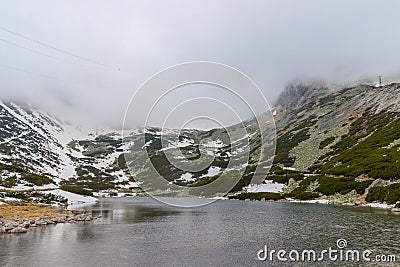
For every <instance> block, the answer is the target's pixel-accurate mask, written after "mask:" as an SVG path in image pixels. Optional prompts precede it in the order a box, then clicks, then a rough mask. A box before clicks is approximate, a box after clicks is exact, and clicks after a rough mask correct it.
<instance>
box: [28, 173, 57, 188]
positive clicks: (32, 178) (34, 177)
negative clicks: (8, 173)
mask: <svg viewBox="0 0 400 267" xmlns="http://www.w3.org/2000/svg"><path fill="white" fill-rule="evenodd" d="M21 179H23V180H25V181H27V182H29V183H31V184H34V185H37V186H42V185H46V184H51V183H54V181H53V180H52V179H50V178H49V177H47V176H43V175H38V174H32V173H28V174H25V175H23V176H22V178H21Z"/></svg>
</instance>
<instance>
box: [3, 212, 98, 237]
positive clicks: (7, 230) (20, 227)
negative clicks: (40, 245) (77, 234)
mask: <svg viewBox="0 0 400 267" xmlns="http://www.w3.org/2000/svg"><path fill="white" fill-rule="evenodd" d="M97 218H99V217H95V216H92V215H90V214H86V213H84V212H80V211H74V212H72V211H68V212H67V213H66V214H58V215H56V216H55V217H50V216H48V215H44V216H42V217H39V218H36V219H25V218H21V219H20V218H19V217H18V216H16V217H15V218H11V219H8V220H0V234H17V233H26V232H28V230H29V229H31V228H36V227H38V226H46V225H51V224H58V223H77V222H87V221H93V220H95V219H97Z"/></svg>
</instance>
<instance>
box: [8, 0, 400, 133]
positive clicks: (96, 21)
mask: <svg viewBox="0 0 400 267" xmlns="http://www.w3.org/2000/svg"><path fill="white" fill-rule="evenodd" d="M399 10H400V1H398V0H385V1H379V0H374V1H373V0H334V1H331V0H329V1H328V0H325V1H324V0H292V1H285V0H276V1H269V0H263V1H244V0H243V1H235V0H233V1H232V0H224V1H218V0H209V1H204V0H202V1H184V0H182V1H173V0H159V1H152V0H144V1H138V0H129V1H128V0H127V1H118V0H116V1H99V0H93V1H81V0H79V1H78V0H76V1H72V0H65V1H53V0H49V1H41V0H35V1H30V0H26V1H16V0H9V1H7V0H2V1H1V2H0V27H3V28H5V29H8V30H11V31H13V32H15V33H19V34H22V35H24V36H27V37H30V38H32V39H34V40H37V41H40V42H42V43H45V44H47V45H50V46H53V47H56V48H58V49H61V50H65V51H68V52H70V53H71V54H73V55H76V56H80V57H82V58H84V59H82V58H81V59H79V58H77V57H74V56H72V55H67V54H65V53H61V52H60V51H56V50H54V49H50V48H49V47H46V46H43V45H40V44H38V43H35V42H32V41H29V40H27V39H24V38H21V37H19V36H16V35H14V34H11V33H9V32H6V31H4V30H0V99H3V100H8V99H17V100H20V101H25V102H30V103H32V104H33V105H36V106H39V107H41V108H42V109H44V110H46V111H49V112H50V113H53V114H55V115H56V116H57V117H59V118H61V119H64V120H67V121H70V122H72V123H77V124H78V123H89V124H90V125H92V126H93V127H101V126H102V125H104V124H108V125H112V126H114V127H117V126H119V125H120V124H121V122H122V119H123V114H124V111H125V108H126V105H127V104H128V102H129V99H130V97H131V96H132V94H133V93H134V92H135V90H136V89H137V88H138V87H139V86H140V85H141V84H142V83H143V82H144V81H145V80H146V79H147V78H149V77H150V76H151V75H153V74H154V73H156V72H158V71H160V70H162V69H164V68H166V67H169V66H171V65H174V64H178V63H182V62H187V61H196V60H202V61H216V62H220V63H224V64H227V65H230V66H232V67H234V68H237V69H238V70H240V71H242V72H244V73H245V74H247V75H248V76H249V77H250V78H251V79H253V80H254V81H255V82H256V83H257V84H258V85H259V87H260V88H261V90H262V91H263V92H264V94H265V96H266V98H267V99H268V101H270V103H271V104H273V103H274V101H275V100H276V99H277V97H278V95H279V93H280V92H281V91H282V90H283V88H284V86H285V85H286V84H287V83H289V82H290V81H291V80H293V79H296V78H300V79H324V80H327V81H328V82H330V83H339V84H346V83H353V82H355V81H358V80H360V79H366V78H369V79H372V80H375V79H376V76H377V75H379V74H382V75H384V76H385V77H386V80H390V81H398V79H397V78H399V77H400V52H399V47H400V16H399V14H398V12H399ZM27 49H30V50H27ZM32 50H33V51H32ZM85 59H90V60H92V61H95V62H98V63H100V64H97V63H93V62H89V61H88V60H85ZM118 69H120V70H118ZM211 91H212V90H211ZM205 92H208V93H209V92H210V89H209V88H208V89H206V90H205ZM216 92H217V91H216ZM208 93H207V94H208ZM218 95H219V93H214V94H213V93H211V94H210V96H211V97H214V96H218ZM222 98H224V97H222Z"/></svg>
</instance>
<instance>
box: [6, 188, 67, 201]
mask: <svg viewBox="0 0 400 267" xmlns="http://www.w3.org/2000/svg"><path fill="white" fill-rule="evenodd" d="M5 196H6V197H12V198H18V199H21V200H23V201H26V202H39V203H43V204H51V202H61V203H64V204H66V203H67V202H68V199H66V198H64V197H61V196H57V195H54V194H48V193H44V192H35V191H32V192H8V193H6V194H5Z"/></svg>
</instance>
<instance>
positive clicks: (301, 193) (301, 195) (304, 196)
mask: <svg viewBox="0 0 400 267" xmlns="http://www.w3.org/2000/svg"><path fill="white" fill-rule="evenodd" d="M317 178H318V177H317V176H310V177H307V178H305V179H304V180H302V181H301V182H300V184H299V186H298V187H297V188H295V189H294V190H293V191H292V192H290V193H288V194H286V196H288V197H293V198H296V199H299V200H310V199H314V198H317V197H319V194H317V193H314V192H309V191H307V188H308V187H309V185H310V183H311V182H314V181H315V180H316V179H317Z"/></svg>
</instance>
